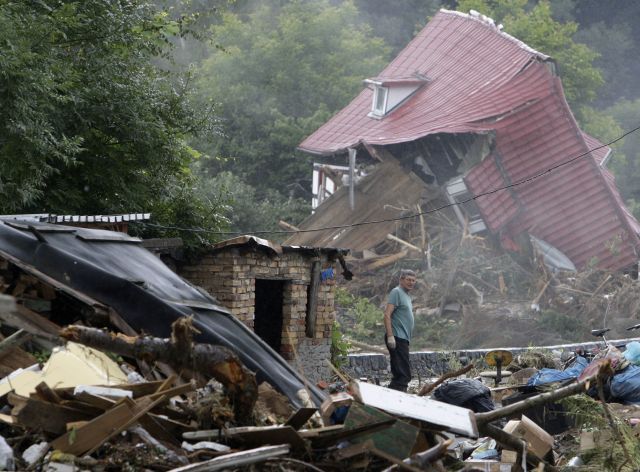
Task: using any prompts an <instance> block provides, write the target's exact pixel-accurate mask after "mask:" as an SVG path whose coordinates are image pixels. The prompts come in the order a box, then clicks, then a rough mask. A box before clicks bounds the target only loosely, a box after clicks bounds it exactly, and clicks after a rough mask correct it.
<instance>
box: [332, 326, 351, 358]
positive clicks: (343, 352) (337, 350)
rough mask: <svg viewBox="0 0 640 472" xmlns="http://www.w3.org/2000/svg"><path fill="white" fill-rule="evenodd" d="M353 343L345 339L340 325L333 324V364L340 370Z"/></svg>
mask: <svg viewBox="0 0 640 472" xmlns="http://www.w3.org/2000/svg"><path fill="white" fill-rule="evenodd" d="M350 348H351V343H349V341H347V340H346V339H345V338H344V335H343V334H342V329H341V326H340V323H338V322H337V321H334V322H333V328H332V330H331V363H332V364H333V365H334V366H335V367H336V368H338V369H339V368H340V367H341V366H342V364H343V363H344V362H345V359H346V358H347V354H349V349H350Z"/></svg>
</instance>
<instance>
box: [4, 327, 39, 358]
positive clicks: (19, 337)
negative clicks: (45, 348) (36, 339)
mask: <svg viewBox="0 0 640 472" xmlns="http://www.w3.org/2000/svg"><path fill="white" fill-rule="evenodd" d="M31 337H32V335H31V334H30V333H27V332H26V331H25V330H24V329H19V330H18V331H16V332H15V333H13V334H12V335H11V336H9V337H7V338H4V339H3V340H2V341H0V356H2V355H3V354H4V353H5V352H6V351H8V350H9V349H10V348H12V347H15V346H20V345H21V344H22V343H24V342H26V341H28V340H29V339H30V338H31Z"/></svg>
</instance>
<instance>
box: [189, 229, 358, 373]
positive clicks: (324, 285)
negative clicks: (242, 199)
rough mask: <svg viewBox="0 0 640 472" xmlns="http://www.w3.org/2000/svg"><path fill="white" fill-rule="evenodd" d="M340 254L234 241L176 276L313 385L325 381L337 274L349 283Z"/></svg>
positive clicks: (257, 240)
mask: <svg viewBox="0 0 640 472" xmlns="http://www.w3.org/2000/svg"><path fill="white" fill-rule="evenodd" d="M345 253H346V251H345V250H341V249H335V248H330V249H327V248H309V247H299V246H280V245H278V244H275V243H272V242H270V241H267V240H264V239H260V238H256V237H253V236H240V237H238V238H234V239H230V240H227V241H223V242H221V243H218V244H216V245H215V246H213V247H211V249H210V250H209V251H208V252H207V253H206V254H205V255H204V256H203V257H202V258H201V259H200V260H199V261H198V262H197V263H190V264H180V265H179V266H178V268H177V270H178V273H179V275H181V276H182V277H184V278H185V279H187V280H189V281H190V282H191V283H193V284H195V285H197V286H200V287H202V288H203V289H205V290H206V291H207V292H209V293H210V294H211V295H213V296H215V297H216V299H217V300H218V302H219V303H220V304H221V305H223V306H225V307H226V308H227V309H229V311H230V312H231V313H232V314H233V315H234V316H236V317H237V318H238V319H239V320H240V321H242V322H243V323H244V324H245V325H246V326H247V327H248V328H250V329H252V330H253V331H254V332H255V333H256V334H258V336H260V337H261V338H262V339H263V340H264V341H265V342H266V343H267V344H268V345H269V346H271V348H273V349H274V350H275V351H276V352H279V353H280V354H281V355H282V356H283V357H284V358H285V359H287V360H288V361H289V362H290V363H291V365H292V366H293V367H294V368H295V369H298V370H301V371H302V372H304V374H305V375H306V377H307V378H308V379H309V380H310V381H313V382H315V381H317V380H319V379H321V378H326V377H327V376H328V375H329V367H328V365H327V360H328V359H330V357H331V333H332V328H333V322H334V321H335V316H336V311H335V307H334V300H335V287H336V285H335V284H336V274H337V273H338V269H339V268H340V267H342V269H340V272H342V274H343V276H344V277H345V278H350V273H349V272H348V269H347V268H346V265H345V264H344V259H343V255H344V254H345Z"/></svg>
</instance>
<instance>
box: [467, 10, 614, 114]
mask: <svg viewBox="0 0 640 472" xmlns="http://www.w3.org/2000/svg"><path fill="white" fill-rule="evenodd" d="M528 3H529V2H528V0H461V1H460V2H459V4H458V10H460V11H465V12H468V11H469V10H471V9H474V10H477V11H479V12H480V13H483V14H485V15H487V16H490V17H491V18H493V19H494V20H495V21H496V24H498V23H501V24H503V25H504V30H505V31H506V32H508V33H509V34H511V35H513V36H515V37H516V38H518V39H520V40H521V41H524V42H525V43H527V44H528V45H529V46H531V47H532V48H534V49H536V50H538V51H540V52H542V53H544V54H547V55H549V56H551V57H552V58H553V59H554V60H555V61H556V63H557V65H558V72H559V74H560V77H561V78H562V85H563V87H564V92H565V95H566V97H567V101H568V102H569V103H570V104H571V105H572V108H573V109H574V111H575V112H576V113H577V116H578V118H580V111H581V110H580V108H581V107H582V106H584V105H588V104H589V103H590V102H591V101H592V100H593V99H594V98H595V97H596V93H597V90H598V87H600V86H601V85H602V83H603V79H602V75H601V73H600V71H599V70H598V69H597V68H595V67H594V65H593V62H594V60H595V59H596V57H597V53H595V52H594V51H593V50H591V49H589V48H588V47H587V46H585V45H584V44H580V43H577V42H575V41H574V40H573V36H574V34H575V33H576V31H577V29H578V24H577V23H575V22H567V23H560V22H558V21H556V20H554V19H553V16H552V12H551V7H550V4H549V2H548V1H544V0H543V1H540V2H539V3H536V4H535V5H534V6H533V7H532V8H528Z"/></svg>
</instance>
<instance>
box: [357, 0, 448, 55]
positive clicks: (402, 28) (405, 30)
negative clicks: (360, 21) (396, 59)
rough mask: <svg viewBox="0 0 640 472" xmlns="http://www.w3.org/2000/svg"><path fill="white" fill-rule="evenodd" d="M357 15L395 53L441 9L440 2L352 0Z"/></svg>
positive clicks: (433, 0) (430, 0)
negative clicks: (356, 8)
mask: <svg viewBox="0 0 640 472" xmlns="http://www.w3.org/2000/svg"><path fill="white" fill-rule="evenodd" d="M355 4H356V6H357V7H358V10H359V11H360V15H361V16H362V17H363V18H364V20H365V21H366V22H367V23H368V24H369V25H371V28H372V29H373V31H375V33H376V34H377V35H379V36H381V37H382V38H383V39H384V40H385V42H386V43H387V44H388V45H389V46H391V47H392V48H393V54H394V55H395V54H397V53H398V52H399V51H400V50H401V49H402V48H404V47H405V46H406V45H407V44H408V43H409V41H411V40H412V39H413V37H414V36H415V34H416V33H417V32H418V31H420V30H421V29H422V28H423V27H424V25H426V24H427V21H428V20H429V17H430V16H433V15H434V14H435V13H436V12H437V11H438V9H439V8H440V7H441V6H442V2H441V1H440V0H394V1H393V2H390V1H388V0H355Z"/></svg>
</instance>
